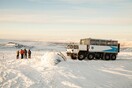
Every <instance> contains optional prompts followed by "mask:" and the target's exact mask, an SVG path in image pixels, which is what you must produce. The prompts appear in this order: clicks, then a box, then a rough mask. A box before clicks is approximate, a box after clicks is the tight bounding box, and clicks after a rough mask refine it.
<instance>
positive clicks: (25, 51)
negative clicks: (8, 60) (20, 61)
mask: <svg viewBox="0 0 132 88" xmlns="http://www.w3.org/2000/svg"><path fill="white" fill-rule="evenodd" d="M24 57H25V58H26V59H27V50H26V49H24Z"/></svg>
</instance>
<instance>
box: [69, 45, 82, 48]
mask: <svg viewBox="0 0 132 88" xmlns="http://www.w3.org/2000/svg"><path fill="white" fill-rule="evenodd" d="M67 48H68V49H78V48H79V47H78V45H68V46H67Z"/></svg>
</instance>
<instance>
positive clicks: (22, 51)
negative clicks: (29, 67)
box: [20, 49, 24, 59]
mask: <svg viewBox="0 0 132 88" xmlns="http://www.w3.org/2000/svg"><path fill="white" fill-rule="evenodd" d="M20 54H21V59H23V55H24V50H22V49H21V50H20Z"/></svg>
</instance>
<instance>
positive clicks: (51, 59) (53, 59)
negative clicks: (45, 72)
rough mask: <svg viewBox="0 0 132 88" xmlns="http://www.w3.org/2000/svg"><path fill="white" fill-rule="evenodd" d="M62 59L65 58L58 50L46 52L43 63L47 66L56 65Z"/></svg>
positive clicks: (42, 59)
mask: <svg viewBox="0 0 132 88" xmlns="http://www.w3.org/2000/svg"><path fill="white" fill-rule="evenodd" d="M62 61H64V58H63V57H62V56H61V55H60V54H59V53H58V52H46V53H45V54H44V55H43V56H42V58H41V63H42V64H43V65H45V66H54V65H56V64H58V63H60V62H62Z"/></svg>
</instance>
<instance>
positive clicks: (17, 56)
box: [16, 50, 19, 59]
mask: <svg viewBox="0 0 132 88" xmlns="http://www.w3.org/2000/svg"><path fill="white" fill-rule="evenodd" d="M16 54H17V55H16V58H17V59H19V50H18V51H17V52H16Z"/></svg>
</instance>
